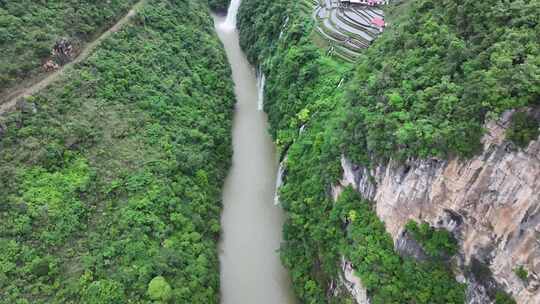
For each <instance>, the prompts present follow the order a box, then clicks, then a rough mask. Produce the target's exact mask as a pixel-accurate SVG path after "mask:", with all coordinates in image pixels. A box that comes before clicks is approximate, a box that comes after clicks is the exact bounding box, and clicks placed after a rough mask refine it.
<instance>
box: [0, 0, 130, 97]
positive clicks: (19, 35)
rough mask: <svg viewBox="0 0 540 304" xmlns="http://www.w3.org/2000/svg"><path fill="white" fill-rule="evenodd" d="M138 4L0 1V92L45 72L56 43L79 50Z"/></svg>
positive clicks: (114, 0)
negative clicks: (65, 40)
mask: <svg viewBox="0 0 540 304" xmlns="http://www.w3.org/2000/svg"><path fill="white" fill-rule="evenodd" d="M135 2H137V0H110V1H94V0H77V1H64V0H49V1H35V0H18V1H10V0H2V1H0V49H1V50H2V52H0V93H1V92H3V91H4V90H5V89H7V88H9V87H11V86H13V85H16V84H17V82H18V81H20V80H23V79H25V78H28V77H30V76H35V75H37V74H39V73H40V72H43V68H42V65H43V64H44V63H45V60H47V59H54V58H52V54H51V51H52V49H53V46H54V45H55V42H56V41H58V40H60V39H62V38H66V39H68V40H69V41H70V42H71V43H72V44H74V45H75V46H76V47H80V46H81V44H83V43H85V42H87V41H89V40H91V39H92V38H94V37H95V36H96V35H98V34H99V33H100V32H101V31H103V30H105V29H106V28H107V27H108V26H110V25H112V24H114V23H115V22H116V20H118V19H119V18H120V17H121V16H123V15H124V14H125V13H126V12H127V11H128V10H129V8H130V7H131V6H132V5H133V4H134V3H135ZM74 51H76V50H74ZM59 63H60V62H59Z"/></svg>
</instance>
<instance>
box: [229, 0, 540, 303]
mask: <svg viewBox="0 0 540 304" xmlns="http://www.w3.org/2000/svg"><path fill="white" fill-rule="evenodd" d="M310 5H311V2H310V1H286V0H276V1H263V2H261V1H256V0H244V1H243V4H242V7H241V10H240V15H239V19H238V20H239V29H240V39H241V40H240V42H241V45H242V47H243V49H244V51H245V52H246V54H247V56H248V58H249V60H250V61H251V62H252V63H253V64H255V65H257V66H259V68H260V69H262V71H264V72H265V73H266V76H267V77H266V78H267V83H266V84H267V86H266V91H265V105H264V106H265V110H266V111H267V113H268V115H269V121H270V124H271V127H270V129H271V133H272V135H273V137H274V139H275V140H276V142H277V144H278V146H279V148H280V151H281V152H282V158H284V159H285V161H284V165H285V177H284V185H283V186H282V187H281V189H280V201H281V203H282V206H283V208H284V209H285V211H286V213H287V221H286V223H285V227H284V236H285V243H284V244H283V246H282V251H281V254H282V260H283V261H284V263H285V265H286V266H287V267H288V268H289V269H290V271H291V275H292V278H293V283H294V287H295V290H296V292H297V294H298V295H299V296H300V298H301V299H302V301H304V302H306V303H349V302H348V301H349V299H347V298H348V297H349V296H347V295H344V294H343V293H340V292H339V291H337V294H338V296H329V294H332V293H333V294H334V295H335V294H336V290H331V289H332V288H333V287H332V286H334V287H335V285H334V284H333V283H334V282H335V278H337V276H338V272H339V268H340V267H341V264H340V263H341V261H342V258H343V257H345V258H347V259H349V260H350V261H352V262H353V264H354V267H355V269H356V270H357V274H358V275H359V276H360V277H361V278H362V281H363V282H365V283H366V284H367V285H366V287H367V289H368V295H369V296H370V297H371V299H372V300H374V301H375V302H377V303H463V301H464V296H465V294H464V289H463V288H464V286H462V285H460V284H457V283H456V282H455V279H454V277H453V276H452V274H451V272H450V269H449V267H448V266H449V265H445V263H444V262H441V261H440V257H441V256H450V255H452V254H454V253H455V252H456V249H455V243H454V241H452V239H451V238H450V236H449V235H448V234H447V233H446V232H444V231H437V232H429V231H420V232H421V233H420V232H418V233H417V237H418V238H419V241H420V242H421V243H422V244H424V246H426V248H425V249H426V250H427V252H428V253H429V254H430V256H432V257H433V258H434V260H435V261H431V262H428V263H427V264H424V263H416V262H410V261H405V260H404V261H401V262H397V261H398V260H399V259H400V257H397V256H396V255H395V253H394V252H393V250H392V244H391V241H390V240H389V239H388V236H387V235H385V233H384V229H383V228H381V227H383V224H382V223H381V222H380V220H379V219H378V218H377V217H376V216H375V214H374V212H373V211H372V210H371V207H370V206H369V205H370V203H369V202H366V201H365V200H363V199H361V198H354V197H352V196H351V195H352V194H346V197H347V198H341V199H339V200H338V202H337V203H336V202H334V201H333V199H332V194H333V189H332V187H331V185H333V184H335V183H336V182H337V180H338V179H339V178H340V177H341V166H340V158H341V156H342V155H345V156H346V157H348V158H351V159H352V160H353V161H354V162H356V163H357V164H363V165H374V164H377V163H381V162H386V161H388V160H389V159H390V158H394V159H398V160H406V159H408V158H415V157H419V158H425V157H433V156H435V157H440V158H448V157H453V156H460V157H466V156H471V155H473V154H474V153H476V152H477V151H478V150H479V148H480V139H481V137H482V135H483V134H484V129H483V125H484V123H485V122H486V120H487V119H493V118H497V117H498V116H499V115H500V114H501V113H502V112H503V111H505V110H509V109H516V108H517V109H523V108H524V107H535V106H537V103H538V100H539V97H540V96H539V95H540V94H539V93H540V91H539V88H540V83H539V81H540V78H539V75H540V70H539V67H540V64H539V63H540V62H539V60H540V57H539V45H540V43H539V42H540V41H539V39H540V36H538V33H539V32H540V30H539V28H538V26H539V25H538V16H540V7H539V3H538V1H498V2H495V3H493V2H492V1H453V0H444V1H431V0H411V1H397V2H396V3H395V4H392V5H390V6H388V7H385V11H386V12H387V18H386V19H387V22H388V23H389V25H388V27H387V29H386V30H385V33H384V34H383V35H382V36H381V37H380V38H379V39H377V40H376V41H375V42H374V44H373V45H372V46H371V47H370V48H369V49H368V50H367V51H366V52H365V53H364V54H363V55H362V56H361V57H360V58H359V60H358V62H355V63H354V64H352V65H350V64H348V63H344V62H342V61H341V60H339V59H337V58H333V57H328V56H327V54H326V52H325V50H324V49H320V48H319V47H317V43H316V41H315V40H316V39H315V38H314V35H313V29H314V25H313V20H312V18H311V13H312V11H309V10H306V7H309V6H310ZM342 81H343V82H344V83H345V85H343V86H340V83H342ZM516 117H518V118H519V117H523V115H517V116H516ZM525 117H533V116H525ZM513 126H514V127H513V129H514V131H512V132H509V135H508V139H510V140H512V141H516V143H518V144H519V145H520V146H523V145H525V144H526V143H527V142H528V141H530V140H531V139H533V138H535V135H536V136H537V134H538V132H537V131H538V123H525V122H524V119H523V118H521V119H520V120H519V121H516V122H515V123H514V124H513ZM522 142H525V143H522ZM343 195H344V194H342V196H343ZM343 205H344V206H343ZM337 214H341V216H339V217H337V218H336V217H332V215H337ZM352 218H354V220H352ZM355 221H356V222H358V223H361V224H359V225H355V224H354V223H353V222H355ZM410 228H411V229H413V227H412V225H411V227H410ZM372 240H375V241H373V243H371V242H370V241H372ZM366 252H367V254H368V256H366V255H365V254H366ZM396 259H397V260H396ZM374 261H379V262H377V263H375V262H374ZM376 265H379V266H376ZM392 265H394V266H392ZM411 272H412V273H415V274H416V277H415V278H414V279H411V278H410V277H408V276H409V275H410V273H411ZM409 281H414V282H415V283H419V284H418V285H417V286H413V285H414V283H413V285H409V283H410V282H409ZM339 295H342V296H339ZM441 295H445V296H448V298H442V296H441ZM496 298H497V299H495V297H494V298H493V300H497V301H498V302H497V303H511V302H512V301H513V300H511V298H510V297H508V296H507V295H506V294H504V293H503V292H500V293H497V295H496Z"/></svg>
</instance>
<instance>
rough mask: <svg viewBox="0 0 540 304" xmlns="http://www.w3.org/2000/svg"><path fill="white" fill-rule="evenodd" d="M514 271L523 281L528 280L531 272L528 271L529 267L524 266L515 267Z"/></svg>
mask: <svg viewBox="0 0 540 304" xmlns="http://www.w3.org/2000/svg"><path fill="white" fill-rule="evenodd" d="M514 273H515V274H516V275H517V276H518V278H520V279H521V280H522V281H527V278H528V277H529V273H528V272H527V269H525V267H523V266H519V267H516V268H515V269H514Z"/></svg>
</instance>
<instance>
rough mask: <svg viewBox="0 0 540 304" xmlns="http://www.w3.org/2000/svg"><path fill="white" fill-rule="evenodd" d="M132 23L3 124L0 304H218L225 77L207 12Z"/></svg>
mask: <svg viewBox="0 0 540 304" xmlns="http://www.w3.org/2000/svg"><path fill="white" fill-rule="evenodd" d="M133 23H134V24H132V25H129V26H127V27H126V28H124V29H123V30H121V31H120V32H118V33H117V34H115V35H113V36H112V37H111V38H109V39H107V40H106V41H105V42H104V43H103V45H102V46H101V47H100V49H99V50H97V51H96V52H95V53H94V54H93V55H92V56H90V58H88V60H86V61H85V62H83V63H81V64H78V65H77V66H76V67H75V68H74V69H73V70H72V71H70V72H68V74H67V75H66V76H65V77H64V78H63V79H62V80H61V81H59V82H58V83H55V84H54V85H53V86H52V87H50V88H49V89H47V90H46V91H44V92H42V93H40V94H39V95H38V96H36V97H35V98H33V99H32V100H30V101H29V104H30V105H32V104H33V105H35V108H36V111H35V112H34V111H32V110H30V111H22V112H17V113H14V114H12V115H10V116H9V117H8V118H7V119H6V120H5V122H4V125H5V126H6V127H7V131H6V132H5V133H4V135H3V137H1V139H0V151H1V154H0V188H1V189H3V191H2V192H1V193H0V222H2V226H1V227H0V247H1V248H3V250H2V251H0V303H150V302H151V301H150V298H149V296H148V294H147V292H146V290H147V284H148V283H149V281H150V280H151V279H152V278H154V277H155V276H158V275H163V276H164V277H165V279H166V280H167V281H168V283H169V284H170V286H171V287H172V292H171V293H170V294H169V295H166V296H165V297H164V298H168V297H169V296H170V301H172V302H176V303H186V302H189V303H218V298H219V295H218V291H219V272H218V258H217V248H216V240H217V238H218V234H219V229H220V228H219V216H220V210H221V208H220V207H221V203H220V189H221V184H222V180H223V179H224V177H225V175H226V171H227V168H228V166H229V161H230V155H231V150H230V144H231V138H230V127H231V119H232V108H233V101H234V95H233V91H232V82H231V80H230V69H229V66H228V64H227V61H226V58H225V54H224V52H223V50H222V47H221V45H220V43H219V41H218V39H217V37H216V36H215V34H214V31H213V25H212V20H211V18H210V17H209V11H208V8H207V6H206V4H205V3H204V2H203V3H200V2H198V1H187V0H169V1H157V0H155V1H149V3H148V4H147V5H146V6H145V7H144V9H143V11H142V13H141V14H140V15H139V16H138V17H136V18H135V20H134V22H133ZM29 108H31V106H30V107H29ZM164 290H165V291H166V288H164Z"/></svg>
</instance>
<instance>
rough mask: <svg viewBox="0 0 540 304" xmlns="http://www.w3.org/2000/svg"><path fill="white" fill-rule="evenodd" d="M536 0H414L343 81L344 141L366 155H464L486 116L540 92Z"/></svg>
mask: <svg viewBox="0 0 540 304" xmlns="http://www.w3.org/2000/svg"><path fill="white" fill-rule="evenodd" d="M539 15H540V2H538V1H535V0H532V1H527V0H519V1H474V0H468V1H458V0H444V1H431V0H416V1H406V2H404V4H402V5H399V6H396V7H393V8H392V19H391V23H390V28H389V30H388V31H387V32H386V33H385V35H383V36H382V37H381V38H380V39H379V40H378V41H377V42H376V43H375V44H374V45H373V47H371V48H369V49H368V50H367V51H366V53H365V56H363V57H362V58H361V59H360V60H359V62H358V64H357V67H356V72H355V76H354V77H353V79H352V80H351V81H350V82H349V89H350V90H349V96H348V99H349V101H350V106H349V107H348V112H349V115H347V116H346V118H345V119H344V122H345V125H346V126H347V132H346V134H345V136H344V137H345V138H346V140H347V144H346V145H345V151H346V152H348V153H347V154H348V155H350V156H351V157H353V158H354V159H355V160H357V161H359V162H361V161H363V160H365V159H367V158H376V159H379V160H386V159H388V158H390V157H394V158H399V159H406V158H409V157H422V158H425V157H429V156H435V157H448V156H455V155H457V156H470V155H472V154H474V153H475V152H477V151H478V149H479V148H480V139H481V137H482V135H483V134H484V130H483V124H484V122H485V120H486V119H493V118H496V117H498V116H499V115H500V114H501V113H502V112H503V111H505V110H509V109H516V108H518V109H519V108H522V107H526V106H538V103H539V102H540V36H539V34H538V33H540V24H539V19H538V18H539V17H538V16H539Z"/></svg>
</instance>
